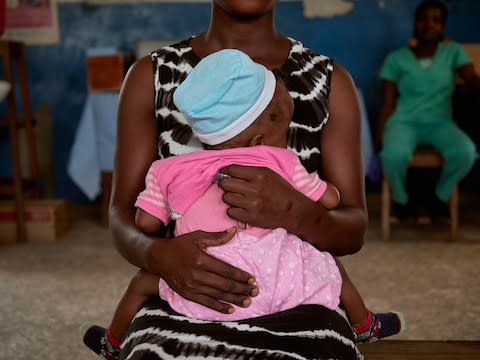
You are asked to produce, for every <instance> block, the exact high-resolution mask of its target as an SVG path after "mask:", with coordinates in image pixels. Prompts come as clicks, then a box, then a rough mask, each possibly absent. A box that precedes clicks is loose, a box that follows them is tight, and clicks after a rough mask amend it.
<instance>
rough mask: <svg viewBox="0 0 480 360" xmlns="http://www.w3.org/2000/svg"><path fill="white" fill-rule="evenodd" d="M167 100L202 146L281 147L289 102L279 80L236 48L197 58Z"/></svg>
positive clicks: (219, 147) (285, 144)
mask: <svg viewBox="0 0 480 360" xmlns="http://www.w3.org/2000/svg"><path fill="white" fill-rule="evenodd" d="M173 101H174V103H175V105H176V106H177V108H178V109H179V110H180V111H181V112H182V113H183V114H184V116H185V117H186V120H187V122H188V123H189V125H190V126H191V127H192V129H193V132H194V133H195V135H196V136H197V137H198V138H199V139H200V141H202V142H203V143H204V144H205V146H206V148H209V149H227V148H234V147H247V146H255V145H270V146H277V147H286V146H287V132H288V125H289V124H290V120H291V117H292V114H293V100H292V98H291V97H290V94H289V93H288V90H287V88H286V86H285V84H284V83H283V81H281V80H280V79H278V78H276V77H275V75H274V74H273V73H272V72H271V71H270V70H268V69H266V68H265V67H264V66H263V65H260V64H257V63H255V62H253V61H252V60H251V59H250V57H249V56H248V55H246V54H244V53H243V52H241V51H239V50H235V49H226V50H221V51H218V52H216V53H213V54H211V55H209V56H207V57H205V58H204V59H202V60H201V61H200V62H199V63H198V64H197V66H195V67H194V68H193V70H192V71H191V73H190V74H189V75H188V76H187V78H186V79H185V80H184V81H183V82H182V83H181V84H180V85H179V87H178V88H177V90H176V91H175V92H174V94H173Z"/></svg>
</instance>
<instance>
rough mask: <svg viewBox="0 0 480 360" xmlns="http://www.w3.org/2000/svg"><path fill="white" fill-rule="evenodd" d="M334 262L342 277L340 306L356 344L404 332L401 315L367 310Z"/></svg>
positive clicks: (345, 273)
mask: <svg viewBox="0 0 480 360" xmlns="http://www.w3.org/2000/svg"><path fill="white" fill-rule="evenodd" d="M335 261H336V262H337V266H338V269H339V270H340V275H341V276H342V291H341V294H340V304H341V306H342V307H343V308H344V309H345V312H346V313H347V317H348V319H349V320H350V324H351V326H352V328H353V332H354V333H355V338H356V341H357V342H359V343H369V342H374V341H378V340H379V339H381V338H384V337H387V336H392V335H395V334H398V333H400V332H401V331H403V330H405V320H404V318H403V314H401V313H397V312H388V313H374V312H371V311H370V310H368V308H367V306H366V305H365V303H364V301H363V299H362V297H361V295H360V293H359V292H358V290H357V288H356V287H355V285H354V284H353V282H352V281H351V280H350V278H349V277H348V274H347V272H346V271H345V268H344V267H343V265H342V264H341V263H340V261H339V260H338V259H337V258H335Z"/></svg>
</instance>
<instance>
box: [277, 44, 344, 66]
mask: <svg viewBox="0 0 480 360" xmlns="http://www.w3.org/2000/svg"><path fill="white" fill-rule="evenodd" d="M288 39H289V40H290V42H291V43H292V46H291V49H290V54H289V56H288V60H287V63H286V64H285V65H290V66H297V67H298V68H305V67H306V66H307V67H312V66H314V67H319V66H320V67H323V68H325V69H326V70H328V71H332V70H333V64H334V60H333V58H331V57H329V56H326V55H323V54H321V53H319V52H317V51H315V50H313V49H311V48H309V47H307V46H305V45H304V44H303V43H302V42H301V41H299V40H295V39H293V38H288Z"/></svg>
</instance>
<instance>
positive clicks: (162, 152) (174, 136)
mask: <svg viewBox="0 0 480 360" xmlns="http://www.w3.org/2000/svg"><path fill="white" fill-rule="evenodd" d="M290 41H291V42H292V46H291V50H290V54H289V57H288V60H287V61H286V62H285V64H283V66H282V67H280V68H279V69H275V70H276V71H277V72H278V73H279V74H280V76H281V77H282V78H283V79H284V80H285V83H286V85H287V88H288V89H289V92H290V95H291V96H292V98H293V100H294V103H295V110H294V114H293V118H292V122H291V123H290V129H289V135H288V137H289V143H288V147H289V149H291V150H293V151H294V152H295V153H296V154H297V156H298V157H299V158H300V161H301V162H302V164H303V166H304V167H305V168H306V169H307V171H308V172H313V171H318V169H320V168H321V166H320V131H321V130H322V128H323V126H324V125H325V124H326V123H327V121H328V115H329V113H328V94H329V92H330V80H331V75H332V71H333V60H332V59H330V58H328V57H326V56H322V55H318V54H316V53H314V52H313V51H312V50H310V49H308V48H305V47H304V46H303V44H302V43H301V42H299V41H296V40H293V39H290ZM151 58H152V62H153V71H154V87H155V111H156V112H155V116H156V118H157V121H158V125H159V134H158V136H159V145H158V146H159V157H160V158H166V157H169V156H172V155H179V154H184V153H187V152H190V151H193V150H197V149H199V148H200V147H201V144H200V142H199V141H198V139H196V138H195V137H194V136H193V135H192V130H191V129H190V127H189V126H188V124H187V122H186V120H185V117H184V116H183V115H182V114H181V113H180V112H179V111H178V110H177V109H176V107H175V105H174V104H173V100H172V98H173V92H174V91H175V89H176V88H177V86H178V85H179V84H180V83H181V82H182V81H183V80H184V79H185V78H186V76H187V75H188V74H189V73H190V71H191V70H192V68H193V67H194V66H195V65H196V64H197V63H198V62H199V61H200V58H198V57H197V56H196V55H195V53H194V52H193V51H192V48H191V47H190V39H188V40H184V41H182V42H179V43H177V44H174V45H171V46H167V47H164V48H162V49H160V50H158V51H155V52H153V53H152V54H151Z"/></svg>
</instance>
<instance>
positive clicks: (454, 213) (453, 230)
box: [449, 185, 458, 241]
mask: <svg viewBox="0 0 480 360" xmlns="http://www.w3.org/2000/svg"><path fill="white" fill-rule="evenodd" d="M449 203H450V204H449V205H450V241H456V240H457V234H458V185H456V186H455V188H454V189H453V191H452V195H451V196H450V201H449Z"/></svg>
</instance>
